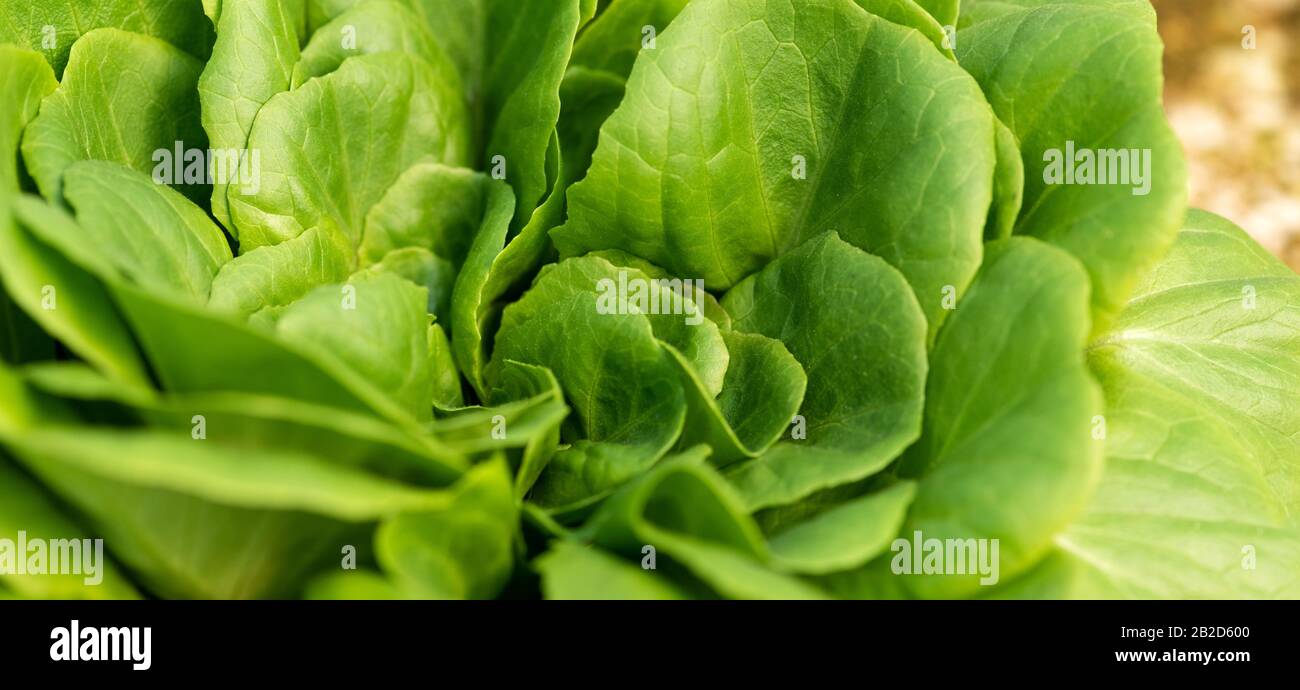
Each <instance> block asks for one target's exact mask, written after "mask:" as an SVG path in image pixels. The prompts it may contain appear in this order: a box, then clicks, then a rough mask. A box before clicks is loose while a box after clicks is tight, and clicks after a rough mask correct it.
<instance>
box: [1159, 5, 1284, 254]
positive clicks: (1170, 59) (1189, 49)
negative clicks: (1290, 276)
mask: <svg viewBox="0 0 1300 690" xmlns="http://www.w3.org/2000/svg"><path fill="white" fill-rule="evenodd" d="M1153 4H1154V5H1155V7H1156V13H1157V15H1158V17H1159V20H1160V34H1161V36H1162V37H1163V38H1164V41H1165V109H1166V111H1167V112H1168V114H1169V121H1170V123H1172V124H1173V127H1174V130H1175V131H1177V132H1178V136H1179V138H1180V139H1181V140H1182V142H1183V148H1184V150H1185V151H1186V152H1187V161H1188V173H1189V178H1190V179H1189V182H1190V187H1191V190H1190V194H1191V199H1190V200H1191V203H1192V205H1193V206H1198V207H1200V208H1204V209H1207V210H1210V211H1214V212H1215V213H1218V214H1220V215H1223V216H1226V217H1228V218H1230V219H1231V220H1233V221H1234V222H1236V223H1237V224H1238V225H1240V226H1241V227H1243V228H1245V229H1246V230H1247V231H1248V232H1250V234H1251V235H1254V236H1255V238H1256V239H1257V240H1259V242H1260V243H1261V244H1263V245H1264V246H1265V247H1268V249H1269V250H1270V251H1272V252H1273V253H1275V254H1277V255H1278V256H1280V257H1282V259H1283V260H1284V261H1286V262H1287V263H1288V264H1289V265H1290V266H1291V268H1293V269H1295V270H1297V271H1300V0H1154V2H1153Z"/></svg>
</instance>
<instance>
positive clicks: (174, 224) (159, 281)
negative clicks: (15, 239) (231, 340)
mask: <svg viewBox="0 0 1300 690" xmlns="http://www.w3.org/2000/svg"><path fill="white" fill-rule="evenodd" d="M64 196H65V197H66V198H67V201H68V203H69V204H71V205H72V206H73V208H75V209H76V211H77V215H78V217H79V218H80V220H81V223H80V225H81V228H82V230H83V231H85V233H86V234H87V241H89V242H91V243H92V244H94V246H95V248H96V249H97V250H99V252H100V253H101V254H102V255H103V256H104V258H105V259H107V260H108V261H111V262H112V263H113V264H114V265H115V266H116V267H117V268H118V270H119V271H121V272H122V273H123V274H124V275H126V276H128V277H129V278H130V279H131V280H132V281H134V282H135V283H136V284H138V285H140V286H141V287H144V288H147V289H151V290H159V291H163V292H167V293H169V294H179V295H185V296H186V297H189V298H191V299H194V300H195V301H196V302H199V303H202V302H206V301H207V299H208V291H209V289H210V288H211V286H212V278H213V276H214V275H215V274H216V273H217V269H219V268H220V267H221V266H223V265H225V264H226V262H228V261H230V259H231V254H230V245H229V244H227V243H226V236H225V235H224V234H222V232H221V229H220V228H218V227H217V226H216V225H215V224H214V223H213V222H212V221H211V220H210V219H209V218H208V214H206V213H204V212H203V209H201V208H199V207H198V206H195V205H194V204H193V203H192V202H191V201H190V200H188V199H186V198H185V197H183V196H181V195H180V194H179V193H178V192H176V191H174V190H172V189H169V188H168V187H166V186H163V185H158V184H155V183H154V182H153V180H150V179H149V177H148V176H146V175H144V174H143V173H139V172H136V171H135V170H132V169H130V168H128V167H126V166H123V165H121V164H118V163H109V162H105V161H82V162H79V163H75V164H73V165H72V166H71V167H69V168H68V170H67V172H66V173H65V175H64Z"/></svg>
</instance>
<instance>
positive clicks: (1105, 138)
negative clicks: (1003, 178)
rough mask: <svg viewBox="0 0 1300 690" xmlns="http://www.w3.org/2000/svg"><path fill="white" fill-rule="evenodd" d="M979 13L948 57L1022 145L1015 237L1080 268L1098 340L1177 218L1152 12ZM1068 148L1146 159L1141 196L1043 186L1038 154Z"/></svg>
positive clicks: (1096, 7)
mask: <svg viewBox="0 0 1300 690" xmlns="http://www.w3.org/2000/svg"><path fill="white" fill-rule="evenodd" d="M986 5H996V6H997V10H998V11H997V13H995V15H994V16H991V17H989V18H987V19H984V20H983V21H979V22H978V23H974V24H970V25H969V26H967V28H966V29H965V30H963V31H962V32H961V33H960V36H959V38H958V46H957V48H958V50H957V53H958V57H959V58H960V59H961V64H962V66H963V67H964V68H966V69H967V70H968V71H969V72H970V73H971V74H972V75H974V76H975V78H976V79H978V80H979V83H980V86H982V87H983V88H984V92H985V93H986V94H987V95H988V97H989V101H990V103H992V105H993V109H994V111H996V112H997V114H998V117H999V118H1000V119H1001V121H1002V122H1004V123H1006V126H1007V127H1009V128H1010V129H1011V132H1012V133H1014V134H1015V136H1016V138H1017V139H1018V140H1019V142H1020V151H1021V156H1022V160H1023V162H1024V169H1025V190H1024V208H1023V209H1022V210H1021V212H1020V217H1019V220H1018V221H1017V223H1016V229H1015V231H1016V232H1017V233H1019V234H1024V235H1032V236H1035V237H1038V238H1041V239H1044V240H1047V241H1048V242H1051V243H1053V244H1055V245H1057V246H1060V247H1062V248H1064V249H1066V250H1067V251H1069V252H1070V253H1072V254H1074V255H1075V256H1076V257H1078V258H1079V259H1080V260H1081V261H1082V262H1083V264H1084V267H1085V268H1086V269H1087V270H1088V275H1089V277H1090V278H1091V279H1092V304H1093V310H1092V311H1093V325H1094V332H1095V333H1099V332H1101V331H1102V330H1104V329H1105V328H1106V326H1107V324H1108V322H1109V320H1110V319H1111V318H1113V317H1114V316H1115V314H1116V313H1117V312H1118V311H1119V310H1120V309H1121V308H1122V307H1123V305H1124V302H1125V300H1127V298H1128V296H1129V294H1130V293H1131V292H1132V291H1133V289H1134V287H1135V286H1136V285H1137V281H1138V279H1139V278H1140V276H1141V274H1142V272H1143V271H1145V270H1146V269H1147V268H1149V267H1150V266H1151V265H1152V264H1153V263H1154V262H1155V261H1156V260H1157V259H1159V258H1160V256H1161V255H1162V254H1163V253H1164V252H1165V251H1166V249H1167V248H1168V247H1169V245H1170V243H1172V242H1173V239H1174V235H1175V234H1176V233H1177V232H1178V228H1179V225H1180V224H1181V223H1182V220H1183V214H1184V210H1185V208H1186V199H1187V173H1186V166H1185V164H1184V162H1183V156H1182V151H1181V148H1180V146H1179V144H1178V140H1177V139H1176V138H1175V136H1174V133H1173V131H1172V130H1171V129H1170V127H1169V125H1168V123H1167V122H1166V121H1165V115H1164V111H1163V109H1162V107H1161V102H1160V98H1161V84H1162V78H1161V71H1160V70H1161V64H1160V53H1161V44H1160V38H1159V36H1158V35H1157V34H1156V26H1155V11H1154V10H1152V9H1151V6H1150V4H1149V3H1147V2H1145V1H1144V0H1098V1H1094V2H1078V1H1074V2H1045V1H1042V0H1035V1H1032V2H1031V1H1028V0H1018V1H1017V2H1013V3H978V4H977V5H976V7H977V8H983V7H984V6H986ZM1008 7H1015V9H1014V10H1008V9H1007V8H1008ZM1070 141H1072V142H1074V146H1075V147H1077V148H1078V149H1085V148H1086V149H1138V150H1146V151H1149V152H1150V171H1149V176H1148V182H1149V184H1150V190H1149V193H1148V194H1146V195H1135V194H1134V193H1133V192H1134V189H1133V187H1131V186H1127V185H1085V184H1076V185H1066V184H1055V185H1049V184H1046V183H1045V181H1044V169H1045V165H1046V158H1045V155H1046V152H1047V151H1049V150H1051V149H1056V150H1060V151H1064V150H1065V149H1066V146H1067V142H1070Z"/></svg>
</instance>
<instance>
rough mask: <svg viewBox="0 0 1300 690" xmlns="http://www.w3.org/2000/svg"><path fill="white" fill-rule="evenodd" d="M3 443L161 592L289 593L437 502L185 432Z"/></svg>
mask: <svg viewBox="0 0 1300 690" xmlns="http://www.w3.org/2000/svg"><path fill="white" fill-rule="evenodd" d="M4 441H5V443H7V444H8V445H9V446H10V448H11V449H13V451H14V453H15V454H16V455H17V456H18V457H19V459H20V460H21V461H22V462H23V464H24V465H25V466H26V468H27V469H28V470H29V471H31V472H32V473H33V474H35V475H36V476H38V477H39V478H40V479H41V480H42V481H43V482H44V483H45V484H46V485H47V486H49V487H51V489H52V490H53V491H55V493H57V494H58V495H59V496H60V497H61V498H62V499H64V500H65V501H68V502H69V503H71V504H73V505H74V506H76V507H77V508H78V509H79V510H80V511H82V512H83V513H85V514H86V515H88V516H89V518H90V521H91V524H92V525H93V526H94V530H95V531H96V532H97V533H99V534H102V535H103V537H104V540H105V544H106V546H107V547H108V548H109V549H111V550H112V551H113V553H114V554H115V555H116V556H117V557H118V558H120V559H121V560H122V561H123V562H124V563H125V564H126V565H127V567H129V568H130V569H131V570H132V571H133V573H134V574H135V575H136V576H137V577H138V578H139V579H140V581H141V582H142V583H143V584H145V585H146V586H148V587H149V589H150V590H151V591H154V592H157V593H159V594H161V595H163V596H186V597H200V598H217V599H223V598H254V597H275V596H286V595H289V594H293V593H295V592H296V590H297V588H298V586H299V585H298V583H299V582H300V581H301V580H302V579H303V577H304V576H305V575H307V574H309V573H310V572H311V571H313V570H315V569H317V568H319V567H321V566H322V565H323V564H324V563H325V562H328V561H329V560H330V559H332V558H335V557H336V555H337V554H338V553H339V549H340V548H341V547H342V546H343V545H345V544H349V543H355V542H353V541H351V540H352V539H353V538H354V537H355V535H356V534H357V533H358V527H357V526H359V525H365V524H367V523H373V522H375V521H377V520H379V519H381V518H384V517H386V516H389V515H393V514H397V513H400V512H402V511H406V510H418V509H428V508H433V507H436V506H439V505H442V504H444V503H445V502H446V496H445V495H444V494H441V493H439V492H435V491H429V490H425V489H416V488H413V487H406V486H402V485H399V484H396V483H393V482H389V481H386V480H381V479H378V478H375V477H372V476H370V475H367V474H364V473H362V472H358V471H356V470H352V469H347V468H343V467H339V466H335V465H333V464H331V463H328V462H325V461H323V460H320V459H317V458H315V457H312V456H308V455H304V454H301V453H285V452H278V451H269V450H250V449H246V448H245V449H239V450H231V449H228V448H223V447H221V446H218V445H214V444H208V443H205V442H203V441H195V440H192V439H191V438H190V436H189V434H183V435H182V434H177V433H174V432H162V431H143V432H124V431H98V430H91V429H76V428H48V429H33V430H29V431H27V432H26V433H23V434H22V435H20V436H16V437H9V438H5V439H4Z"/></svg>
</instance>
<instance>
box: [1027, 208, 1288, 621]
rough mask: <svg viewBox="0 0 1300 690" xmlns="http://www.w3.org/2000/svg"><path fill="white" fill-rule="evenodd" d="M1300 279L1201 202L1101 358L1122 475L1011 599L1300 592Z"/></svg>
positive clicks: (1105, 342)
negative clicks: (1200, 205)
mask: <svg viewBox="0 0 1300 690" xmlns="http://www.w3.org/2000/svg"><path fill="white" fill-rule="evenodd" d="M1297 305H1300V277H1297V276H1296V275H1295V273H1293V272H1292V271H1291V270H1290V269H1288V268H1287V267H1286V266H1285V265H1283V264H1282V263H1280V262H1279V261H1278V260H1277V259H1275V258H1273V257H1272V256H1270V255H1269V254H1268V253H1267V252H1266V251H1265V250H1264V249H1263V248H1261V247H1260V246H1259V245H1257V244H1256V243H1255V242H1254V241H1253V240H1251V239H1250V238H1249V237H1248V236H1247V235H1246V234H1245V233H1244V232H1242V231H1241V230H1239V229H1238V228H1236V227H1235V226H1233V225H1232V224H1231V223H1228V222H1227V221H1225V220H1223V219H1221V218H1218V217H1217V216H1212V215H1210V214H1208V213H1204V212H1200V211H1193V212H1192V213H1191V214H1189V216H1188V220H1187V226H1186V227H1185V228H1184V229H1183V231H1182V232H1181V233H1180V234H1179V236H1178V241H1177V242H1176V243H1175V244H1174V247H1173V249H1172V250H1171V251H1170V253H1169V254H1168V255H1167V256H1166V257H1165V258H1164V259H1163V260H1161V262H1160V263H1159V264H1157V265H1156V267H1155V269H1154V270H1153V271H1152V272H1151V273H1150V275H1149V276H1148V277H1147V278H1146V279H1145V280H1143V281H1142V282H1140V283H1139V285H1138V288H1137V290H1136V291H1135V293H1134V295H1133V297H1132V298H1131V299H1130V300H1129V303H1128V306H1126V307H1125V309H1124V311H1123V312H1121V313H1120V316H1119V317H1118V318H1117V319H1116V321H1115V325H1114V327H1113V328H1112V329H1111V330H1110V331H1109V332H1107V333H1106V334H1104V335H1103V336H1102V337H1101V338H1099V339H1098V340H1097V341H1096V342H1094V343H1093V345H1092V346H1091V348H1090V349H1089V363H1090V364H1091V366H1092V369H1093V371H1094V372H1095V373H1096V375H1097V376H1098V378H1100V379H1101V381H1102V384H1103V387H1104V388H1105V392H1106V403H1107V410H1106V433H1107V437H1106V455H1107V461H1106V462H1107V466H1106V473H1105V475H1104V476H1103V478H1102V483H1101V487H1100V489H1099V490H1098V492H1097V496H1096V497H1095V498H1094V499H1093V501H1092V502H1091V503H1090V504H1089V506H1088V509H1087V511H1086V512H1085V513H1084V515H1083V517H1082V518H1081V519H1080V520H1079V521H1078V522H1076V523H1075V524H1074V525H1072V526H1071V527H1070V529H1069V530H1068V531H1066V532H1065V534H1063V535H1061V536H1059V537H1058V538H1057V539H1056V545H1057V549H1056V552H1055V554H1054V555H1053V556H1052V558H1050V559H1048V560H1047V561H1046V562H1045V563H1044V564H1043V565H1042V566H1040V567H1039V568H1038V569H1037V570H1036V571H1035V572H1034V573H1032V574H1031V575H1028V576H1026V577H1025V578H1023V579H1022V581H1020V582H1018V583H1015V585H1014V586H1012V587H1010V588H1009V589H1008V591H1007V592H1004V593H1003V594H1004V595H1005V596H1069V597H1090V598H1117V597H1137V598H1169V599H1181V598H1215V599H1220V598H1233V599H1236V598H1295V597H1297V596H1300V518H1298V517H1297V516H1300V462H1297V459H1300V441H1298V440H1297V439H1300V434H1298V433H1297V430H1300V392H1298V391H1300V308H1298V307H1297Z"/></svg>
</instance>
